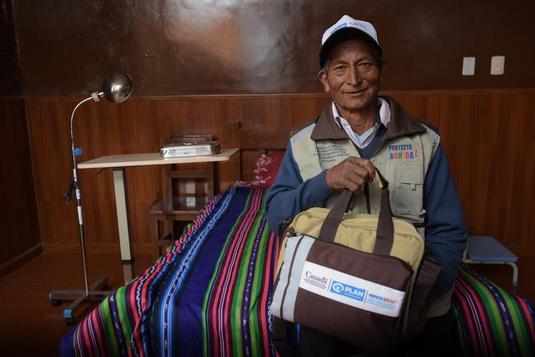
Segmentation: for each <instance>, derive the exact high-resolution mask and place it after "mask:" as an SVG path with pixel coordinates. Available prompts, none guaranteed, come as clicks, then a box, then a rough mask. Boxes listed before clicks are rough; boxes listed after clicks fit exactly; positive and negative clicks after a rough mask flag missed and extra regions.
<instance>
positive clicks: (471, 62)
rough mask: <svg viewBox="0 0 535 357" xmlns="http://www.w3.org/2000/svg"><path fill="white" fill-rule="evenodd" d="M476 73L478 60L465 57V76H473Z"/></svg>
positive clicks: (463, 72)
mask: <svg viewBox="0 0 535 357" xmlns="http://www.w3.org/2000/svg"><path fill="white" fill-rule="evenodd" d="M475 73H476V58H475V57H463V71H462V75H463V76H473V75H474V74H475Z"/></svg>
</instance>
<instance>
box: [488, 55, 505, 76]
mask: <svg viewBox="0 0 535 357" xmlns="http://www.w3.org/2000/svg"><path fill="white" fill-rule="evenodd" d="M504 69H505V56H492V57H491V58H490V74H492V75H493V76H500V75H502V74H503V72H504Z"/></svg>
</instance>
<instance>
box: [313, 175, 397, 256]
mask: <svg viewBox="0 0 535 357" xmlns="http://www.w3.org/2000/svg"><path fill="white" fill-rule="evenodd" d="M374 182H375V183H376V184H377V186H378V187H379V188H380V189H381V206H380V208H379V221H378V222H377V237H376V239H375V247H374V248H373V253H374V254H381V255H390V251H391V250H392V245H393V244H394V223H393V221H392V211H391V209H390V192H389V190H388V181H386V180H385V178H384V177H383V175H381V173H380V172H379V170H377V169H375V176H374ZM352 197H353V192H351V191H349V190H344V191H342V193H341V194H340V196H339V197H338V199H337V200H336V202H335V203H334V206H333V207H332V208H331V210H330V211H329V213H328V214H327V217H325V220H324V221H323V224H322V225H321V229H320V234H319V236H318V239H321V240H324V241H328V242H333V241H334V237H335V236H336V231H337V230H338V226H339V225H340V222H342V218H343V217H344V213H345V212H346V211H347V209H348V208H349V205H350V204H351V199H352Z"/></svg>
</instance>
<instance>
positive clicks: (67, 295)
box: [48, 276, 113, 325]
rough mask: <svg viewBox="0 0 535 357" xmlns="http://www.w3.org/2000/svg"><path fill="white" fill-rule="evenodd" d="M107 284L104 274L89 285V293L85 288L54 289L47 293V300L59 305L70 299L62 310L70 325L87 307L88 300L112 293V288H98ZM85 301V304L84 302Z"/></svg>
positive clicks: (99, 299)
mask: <svg viewBox="0 0 535 357" xmlns="http://www.w3.org/2000/svg"><path fill="white" fill-rule="evenodd" d="M107 285H108V277H107V276H104V277H101V278H100V279H98V280H97V281H95V282H94V283H93V284H92V285H91V286H90V287H89V293H88V294H86V291H85V290H54V291H51V292H50V293H49V294H48V300H50V303H51V304H52V305H53V306H59V305H61V303H63V302H66V301H72V302H71V303H70V304H69V306H67V307H66V308H65V310H63V319H64V320H65V323H66V324H67V325H72V324H73V323H75V322H76V319H77V318H78V317H80V316H81V315H82V314H83V313H84V312H86V311H87V310H88V308H89V304H88V302H99V301H102V300H104V299H105V298H106V297H107V296H109V295H110V294H111V293H113V290H100V289H102V288H104V287H106V286H107ZM84 303H85V304H84Z"/></svg>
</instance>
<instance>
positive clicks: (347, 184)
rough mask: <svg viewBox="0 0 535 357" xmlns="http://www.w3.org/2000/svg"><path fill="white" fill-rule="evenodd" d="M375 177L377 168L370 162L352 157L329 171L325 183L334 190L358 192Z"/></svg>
mask: <svg viewBox="0 0 535 357" xmlns="http://www.w3.org/2000/svg"><path fill="white" fill-rule="evenodd" d="M374 175H375V166H373V164H372V163H371V161H370V160H366V159H360V158H357V157H354V156H351V157H348V158H347V159H345V160H344V161H342V162H341V163H339V164H338V165H335V166H333V167H331V168H330V169H329V170H327V172H326V173H325V181H326V182H327V186H329V187H330V188H332V189H333V190H337V191H341V190H344V189H348V190H350V191H358V190H359V189H360V188H361V187H362V186H363V185H364V184H365V183H366V182H369V181H371V180H372V179H373V176H374Z"/></svg>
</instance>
